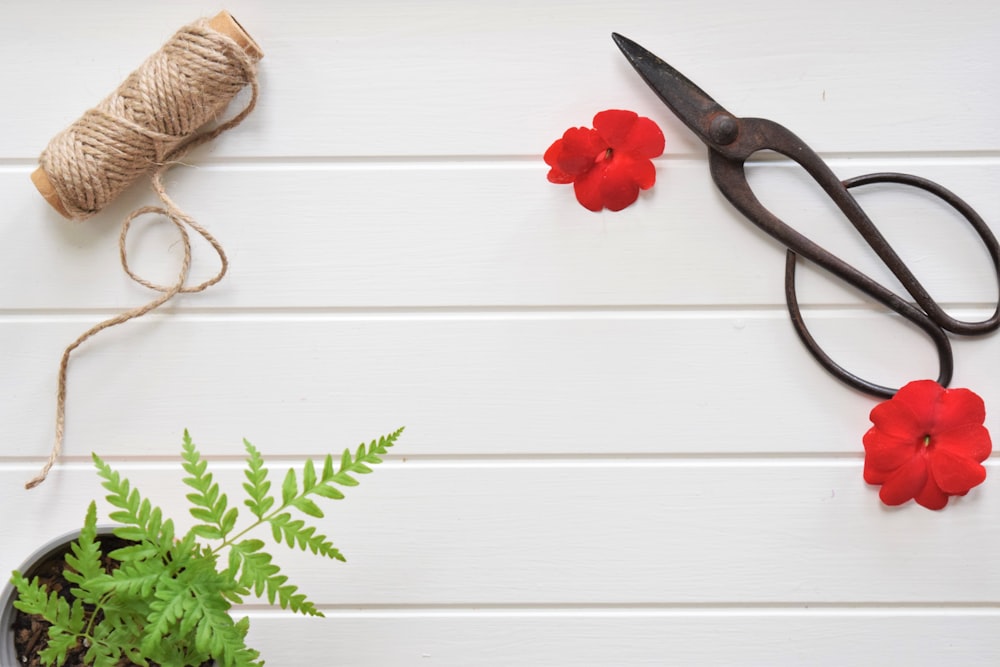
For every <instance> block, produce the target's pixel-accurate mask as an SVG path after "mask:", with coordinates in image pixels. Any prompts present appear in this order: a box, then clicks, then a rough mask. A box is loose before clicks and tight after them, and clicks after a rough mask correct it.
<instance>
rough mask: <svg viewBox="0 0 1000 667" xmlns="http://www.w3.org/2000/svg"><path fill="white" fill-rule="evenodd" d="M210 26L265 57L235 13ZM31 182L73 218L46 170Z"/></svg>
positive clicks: (212, 21) (249, 52)
mask: <svg viewBox="0 0 1000 667" xmlns="http://www.w3.org/2000/svg"><path fill="white" fill-rule="evenodd" d="M208 27H210V28H211V29H212V30H214V31H216V32H218V33H221V34H223V35H225V36H226V37H229V38H230V39H232V40H233V41H234V42H236V43H237V44H239V45H240V48H241V49H243V51H245V52H246V54H247V55H248V56H250V57H251V58H253V59H254V60H255V61H256V60H260V59H261V58H263V57H264V52H263V51H261V50H260V46H258V44H257V42H255V41H254V40H253V37H251V36H250V35H249V34H247V31H246V30H244V29H243V26H241V25H240V24H239V23H238V22H237V21H236V19H234V18H233V15H232V14H230V13H229V12H227V11H225V10H223V11H221V12H219V13H218V14H216V15H215V16H213V17H212V18H211V19H210V20H209V22H208ZM31 182H32V183H34V184H35V188H36V189H37V190H38V193H39V194H40V195H42V197H44V198H45V201H47V202H48V203H49V204H50V205H51V206H52V208H54V209H55V210H57V211H58V212H59V215H61V216H63V217H64V218H72V216H71V215H70V214H69V212H68V211H67V210H66V207H65V206H63V203H62V200H61V199H59V195H58V194H57V193H56V189H55V186H53V185H52V181H51V180H50V179H49V175H48V174H46V173H45V170H44V169H42V168H41V167H38V168H37V169H35V171H33V172H32V173H31Z"/></svg>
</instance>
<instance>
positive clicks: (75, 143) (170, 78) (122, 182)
mask: <svg viewBox="0 0 1000 667" xmlns="http://www.w3.org/2000/svg"><path fill="white" fill-rule="evenodd" d="M220 16H221V15H220ZM230 18H231V17H230ZM255 56H259V53H250V54H248V53H247V51H245V50H244V48H243V47H241V46H240V44H238V43H237V42H236V41H234V39H233V38H232V37H230V36H228V35H225V34H222V33H220V32H218V31H217V30H215V29H213V27H211V25H210V23H209V22H208V21H207V20H204V19H203V20H201V21H198V22H196V23H193V24H191V25H188V26H185V27H183V28H181V29H180V30H179V31H178V32H177V33H176V34H175V35H174V36H173V37H172V38H171V39H170V40H169V41H168V42H167V43H166V44H165V45H164V46H163V47H162V48H161V49H160V50H159V51H157V52H156V53H155V54H153V55H152V56H151V57H150V58H149V59H148V60H147V61H146V62H145V63H144V64H143V65H142V66H141V67H140V68H139V69H138V70H136V71H135V72H133V73H132V74H131V75H130V76H129V77H128V78H127V79H126V80H125V81H124V82H123V83H122V84H121V85H120V86H119V87H118V89H117V90H116V91H115V92H113V93H112V94H111V95H109V96H108V97H107V98H105V100H104V101H102V102H101V103H100V104H99V105H98V106H97V107H95V108H94V109H91V110H90V111H88V112H86V113H85V114H84V115H83V116H82V117H81V118H80V119H79V120H77V122H76V123H74V124H73V125H71V126H70V127H68V128H67V129H66V130H64V131H63V132H61V133H60V134H59V135H57V136H56V137H55V138H54V139H53V140H52V141H51V142H50V143H49V146H48V147H47V148H46V149H45V151H44V152H43V153H42V156H41V157H40V159H39V162H40V165H41V169H42V170H44V172H45V175H46V176H47V177H48V178H49V180H50V181H51V183H52V187H53V189H54V190H55V193H56V194H57V195H58V197H59V201H60V203H61V204H62V205H63V208H64V209H65V211H66V213H67V214H68V217H71V218H73V219H76V220H83V219H86V218H89V217H91V216H93V215H95V214H96V213H98V212H99V211H100V210H101V209H103V208H104V207H105V206H107V205H108V204H110V203H111V202H112V201H113V200H114V199H115V198H116V197H117V196H118V195H119V194H121V193H122V192H123V191H124V190H125V189H126V188H127V187H128V186H129V185H131V184H132V183H133V182H134V181H136V180H138V179H139V178H140V177H141V176H143V175H145V174H147V173H149V172H150V170H152V175H151V177H150V180H151V184H152V187H153V191H154V192H155V193H156V195H157V197H158V198H159V199H160V202H161V204H162V205H161V206H143V207H141V208H138V209H136V210H134V211H132V212H131V213H130V214H129V215H128V216H127V217H126V218H125V220H124V222H123V223H122V229H121V233H120V235H119V237H118V251H119V258H120V260H121V266H122V269H123V270H124V271H125V273H126V274H127V275H128V276H129V278H131V279H132V280H134V281H135V282H137V283H139V284H140V285H143V286H144V287H147V288H149V289H151V290H154V291H157V292H160V295H159V296H158V297H156V298H155V299H153V300H152V301H150V302H149V303H146V304H144V305H142V306H138V307H136V308H132V309H131V310H128V311H125V312H123V313H120V314H118V315H115V316H114V317H111V318H108V319H107V320H104V321H103V322H100V323H98V324H96V325H94V326H93V327H91V328H90V329H88V330H87V331H85V332H84V333H82V334H81V335H80V336H79V337H77V339H76V340H74V341H73V342H72V343H70V344H69V346H68V347H67V348H66V350H65V351H64V352H63V355H62V359H61V361H60V364H59V376H58V388H57V392H56V428H55V442H54V444H53V446H52V451H51V453H50V454H49V457H48V460H47V461H46V462H45V465H44V466H43V467H42V470H41V472H40V473H39V474H38V475H36V476H35V477H34V478H33V479H31V480H30V481H29V482H28V483H27V484H25V488H27V489H31V488H34V487H36V486H38V485H39V484H41V483H42V482H44V481H45V479H46V477H47V476H48V473H49V471H50V470H51V469H52V466H53V465H54V464H55V462H56V460H57V459H58V458H59V456H60V454H61V453H62V446H63V440H64V436H65V431H66V385H67V372H68V367H69V360H70V356H71V355H72V353H73V351H74V350H76V349H77V348H78V347H80V345H82V344H83V343H84V342H85V341H87V340H88V339H89V338H91V337H92V336H94V335H96V334H97V333H99V332H101V331H103V330H105V329H108V328H110V327H114V326H117V325H119V324H122V323H124V322H127V321H128V320H131V319H135V318H137V317H141V316H143V315H145V314H146V313H148V312H150V311H152V310H154V309H156V308H158V307H159V306H162V305H163V304H164V303H166V302H167V301H169V300H170V299H172V298H173V297H174V296H176V295H177V294H189V293H194V292H201V291H203V290H205V289H207V288H209V287H211V286H212V285H214V284H215V283H217V282H219V281H220V280H222V278H223V277H224V276H225V274H226V271H227V269H228V266H229V262H228V260H227V258H226V253H225V251H224V250H223V248H222V246H221V244H220V243H219V242H218V241H217V240H216V239H215V237H214V236H212V235H211V234H210V233H209V232H208V230H206V229H205V228H204V227H202V226H201V225H200V224H198V223H197V222H196V221H195V220H194V219H193V218H191V217H190V216H189V215H187V214H186V213H184V211H182V210H181V209H180V207H178V206H177V204H175V203H174V201H173V200H172V199H171V198H170V197H169V196H168V195H167V193H166V189H165V187H164V185H163V176H164V174H165V173H166V172H167V171H168V170H169V169H170V168H171V167H172V166H174V165H176V164H177V163H178V161H179V160H180V159H181V158H182V157H183V156H184V155H185V154H187V153H188V152H189V151H191V150H192V149H194V148H196V147H197V146H200V145H202V144H204V143H206V142H208V141H211V140H212V139H214V138H215V137H217V136H218V135H220V134H222V133H223V132H225V131H227V130H229V129H232V128H233V127H236V126H237V125H239V124H240V123H241V122H243V120H244V119H245V118H246V117H247V116H248V115H249V114H250V112H251V111H253V109H254V107H255V106H256V104H257V94H258V83H257V75H256V58H255ZM247 86H250V89H251V91H250V99H249V101H248V102H247V104H246V106H245V107H244V108H243V109H242V110H241V111H240V112H239V113H237V114H236V115H235V116H233V117H232V118H231V119H230V120H228V121H225V122H223V123H221V124H219V125H216V126H215V127H210V128H209V129H206V130H203V131H201V132H198V130H199V129H200V128H202V127H204V126H205V125H206V124H207V123H210V122H211V121H213V120H214V119H216V118H217V117H218V116H219V114H221V113H222V112H223V111H224V110H225V108H226V107H227V106H228V105H229V103H230V102H231V101H232V100H233V98H234V97H235V96H236V95H237V93H239V92H240V91H241V90H243V89H244V88H246V87H247ZM150 214H155V215H159V216H162V217H163V218H165V219H167V220H169V221H170V222H171V223H172V224H173V225H174V227H176V228H177V231H178V232H179V233H180V238H181V244H182V246H183V251H184V257H183V259H182V261H181V267H180V272H179V274H178V276H177V280H176V281H175V282H173V283H172V284H169V285H160V284H157V283H153V282H150V281H148V280H146V279H144V278H142V277H141V276H139V275H137V274H136V273H134V272H133V271H132V269H131V267H130V266H129V263H128V252H127V249H126V241H127V238H128V233H129V230H130V229H131V228H132V222H133V221H134V220H136V218H139V217H141V216H144V215H150ZM188 229H190V230H192V231H194V232H196V233H197V234H198V235H200V236H201V237H202V238H203V239H204V240H205V241H207V242H208V244H209V245H210V246H211V247H212V249H213V250H214V251H215V253H216V254H217V255H218V257H219V261H220V268H219V271H218V272H217V273H216V274H215V275H214V276H212V277H211V278H209V279H208V280H206V281H204V282H202V283H199V284H197V285H190V286H189V285H187V284H186V283H187V278H188V273H189V271H190V268H191V238H190V234H189V233H188Z"/></svg>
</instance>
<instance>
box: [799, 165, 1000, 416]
mask: <svg viewBox="0 0 1000 667" xmlns="http://www.w3.org/2000/svg"><path fill="white" fill-rule="evenodd" d="M872 183H896V184H902V185H910V186H913V187H917V188H921V189H923V190H926V191H927V192H930V193H932V194H934V195H935V196H937V197H939V198H940V199H942V200H944V201H945V202H946V203H948V204H949V205H950V206H951V207H952V208H954V209H956V210H957V211H958V212H959V213H961V214H962V216H963V217H964V218H965V219H966V220H967V221H968V222H969V224H971V225H972V227H973V228H974V229H975V230H976V233H977V234H979V237H980V238H981V239H982V241H983V243H984V244H985V245H986V247H987V249H988V250H989V252H990V256H991V257H992V259H993V267H994V271H996V272H997V276H998V277H997V281H998V284H1000V252H998V244H997V239H996V237H995V236H994V235H993V232H992V231H991V230H990V228H989V227H988V226H987V225H986V223H985V222H984V221H983V219H982V218H981V217H980V216H979V214H978V213H976V212H975V210H973V209H972V207H970V206H969V205H968V204H967V203H966V202H965V201H964V200H962V199H961V198H960V197H958V196H957V195H955V194H954V193H953V192H951V191H950V190H948V189H946V188H944V187H943V186H941V185H939V184H938V183H935V182H934V181H929V180H927V179H925V178H922V177H920V176H914V175H913V174H900V173H896V172H881V173H875V174H865V175H863V176H856V177H854V178H849V179H847V180H845V181H843V184H844V187H846V188H853V187H858V186H862V185H869V184H872ZM795 266H796V255H795V253H794V252H793V251H791V250H789V251H787V253H786V256H785V303H786V304H787V306H788V313H789V315H790V316H791V319H792V325H793V326H794V327H795V332H796V333H797V334H798V336H799V339H800V340H801V341H802V343H803V344H804V345H805V346H806V349H808V350H809V352H810V353H811V354H812V355H813V357H814V358H815V359H816V360H817V361H818V362H819V363H820V364H821V365H822V366H823V367H824V368H826V370H827V371H829V372H830V373H831V374H832V375H833V376H834V377H836V378H837V379H839V380H841V381H842V382H844V383H845V384H847V385H849V386H851V387H854V388H855V389H858V390H860V391H864V392H866V393H868V394H873V395H876V396H881V397H884V398H889V397H891V396H892V395H893V394H895V393H896V390H895V389H892V388H889V387H885V386H882V385H879V384H875V383H874V382H869V381H868V380H865V379H863V378H861V377H858V376H857V375H855V374H853V373H851V372H849V371H848V370H846V369H845V368H844V367H843V366H840V365H839V364H837V363H836V362H835V361H834V360H833V359H831V358H830V356H829V355H827V354H826V353H825V352H824V351H823V349H822V348H820V346H819V344H817V343H816V340H815V339H814V338H813V337H812V335H811V334H810V333H809V330H808V328H807V327H806V324H805V321H804V320H803V318H802V313H801V311H800V310H799V304H798V297H797V295H796V291H795ZM931 303H932V304H933V307H934V308H935V309H936V314H937V315H938V317H941V318H947V319H948V320H949V321H950V323H952V324H953V325H954V326H952V327H950V329H951V330H952V331H954V332H956V333H962V334H966V335H976V334H979V333H986V332H989V331H992V330H993V329H995V328H996V323H997V320H998V317H1000V299H998V304H997V310H996V311H995V312H994V313H993V316H992V317H991V318H989V319H987V320H983V321H980V322H963V321H961V320H956V319H954V318H952V317H950V316H949V315H947V313H945V312H944V311H943V310H942V309H941V308H940V307H938V304H937V303H936V302H933V301H931ZM921 305H923V304H921ZM938 317H935V316H934V315H931V319H933V320H934V321H935V322H937V323H938V324H940V321H939V319H938ZM947 374H948V376H950V375H951V369H950V368H948V370H947ZM938 382H939V383H941V381H940V379H939V380H938ZM941 384H942V386H945V383H941Z"/></svg>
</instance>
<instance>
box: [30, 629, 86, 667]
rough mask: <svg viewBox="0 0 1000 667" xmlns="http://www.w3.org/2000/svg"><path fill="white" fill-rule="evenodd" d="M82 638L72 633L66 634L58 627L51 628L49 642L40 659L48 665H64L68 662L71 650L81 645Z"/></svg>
mask: <svg viewBox="0 0 1000 667" xmlns="http://www.w3.org/2000/svg"><path fill="white" fill-rule="evenodd" d="M79 640H80V638H79V637H78V636H77V635H75V634H72V633H69V632H66V631H65V630H64V629H63V628H61V627H59V626H58V625H52V626H50V627H49V632H48V641H47V643H46V645H45V648H43V649H42V650H41V651H39V652H38V657H39V658H40V659H41V661H42V663H43V664H46V665H62V664H64V663H65V662H66V654H67V653H69V650H70V649H71V648H74V647H75V646H76V645H77V644H78V643H79Z"/></svg>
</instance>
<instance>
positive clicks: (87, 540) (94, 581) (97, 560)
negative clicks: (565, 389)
mask: <svg viewBox="0 0 1000 667" xmlns="http://www.w3.org/2000/svg"><path fill="white" fill-rule="evenodd" d="M65 560H66V569H65V570H64V571H63V576H64V577H65V578H66V580H67V581H68V582H70V583H71V584H76V587H75V588H72V589H70V592H71V593H72V594H73V596H74V597H75V598H77V599H78V600H80V601H81V602H83V603H85V604H96V603H97V601H98V600H99V599H100V597H101V595H102V594H103V591H104V585H105V584H106V583H107V580H108V579H109V578H110V577H109V576H108V574H107V573H106V572H105V571H104V566H103V565H102V564H101V545H100V543H99V542H98V541H97V503H95V502H93V501H91V503H90V505H89V506H88V507H87V514H86V517H85V518H84V521H83V528H82V529H81V530H80V536H79V537H78V538H77V539H76V540H75V541H74V542H73V543H72V544H70V551H69V553H67V554H66V557H65Z"/></svg>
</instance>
